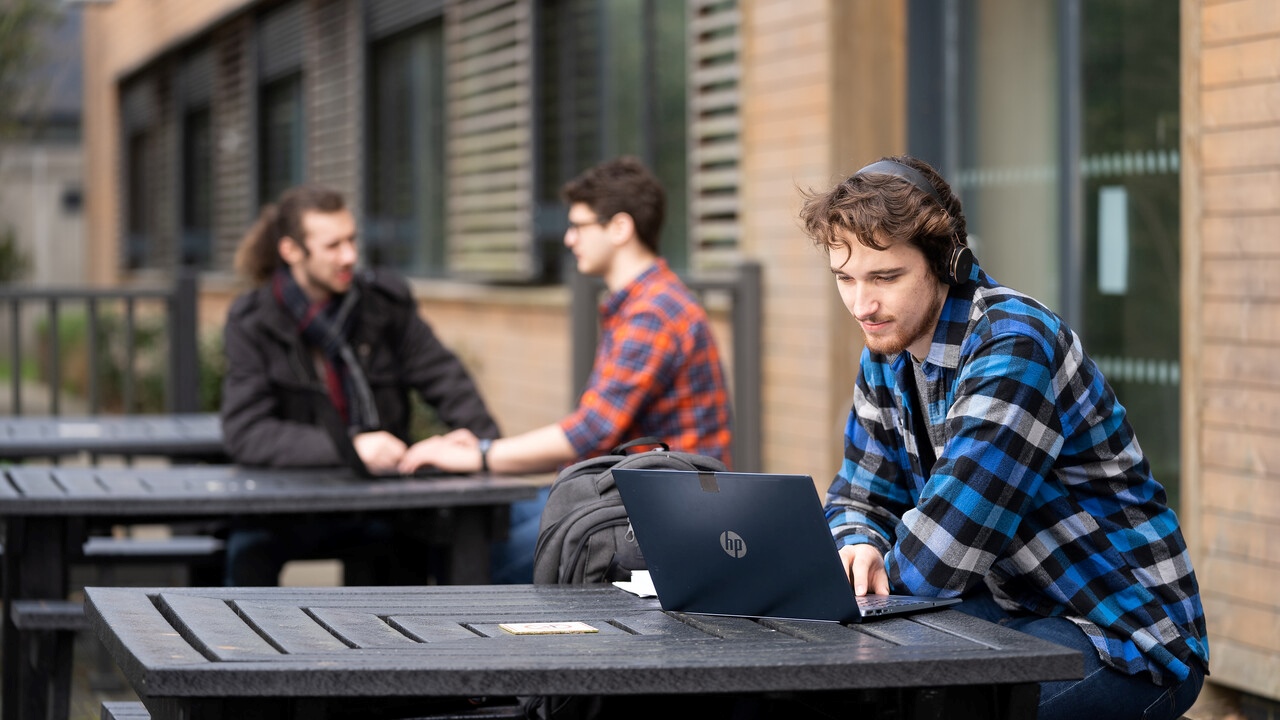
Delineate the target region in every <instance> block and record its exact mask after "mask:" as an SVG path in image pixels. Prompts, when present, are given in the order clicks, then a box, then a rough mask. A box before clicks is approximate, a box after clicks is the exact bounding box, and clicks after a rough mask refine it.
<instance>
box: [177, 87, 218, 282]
mask: <svg viewBox="0 0 1280 720" xmlns="http://www.w3.org/2000/svg"><path fill="white" fill-rule="evenodd" d="M182 170H183V178H182V254H181V258H180V261H181V264H182V265H187V266H194V267H201V268H207V267H209V261H210V257H211V252H210V251H211V245H212V242H213V128H212V115H211V113H210V112H209V108H207V107H204V108H200V109H197V110H192V111H190V112H188V113H187V114H186V117H185V118H183V121H182Z"/></svg>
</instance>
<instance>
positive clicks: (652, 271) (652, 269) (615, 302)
mask: <svg viewBox="0 0 1280 720" xmlns="http://www.w3.org/2000/svg"><path fill="white" fill-rule="evenodd" d="M666 272H667V261H666V260H664V259H663V258H657V259H655V260H654V262H653V264H652V265H650V266H649V267H647V268H645V269H644V272H642V273H640V274H639V275H637V276H636V277H635V279H634V280H632V281H631V282H629V283H627V285H626V287H624V288H622V289H621V290H619V291H618V292H616V293H614V294H612V295H610V296H609V297H607V298H605V300H604V302H602V303H601V304H600V315H601V316H603V317H608V316H610V315H613V314H614V313H616V312H618V310H619V309H620V308H621V307H622V306H623V304H625V303H626V302H627V300H628V299H629V298H631V297H632V296H634V295H636V294H638V293H639V288H641V287H643V286H644V285H645V284H646V283H648V282H649V281H650V280H651V279H652V278H653V277H654V276H655V275H657V274H658V273H663V274H665V273H666Z"/></svg>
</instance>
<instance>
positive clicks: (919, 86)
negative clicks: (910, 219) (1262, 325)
mask: <svg viewBox="0 0 1280 720" xmlns="http://www.w3.org/2000/svg"><path fill="white" fill-rule="evenodd" d="M908 7H909V42H910V49H909V57H910V66H909V75H908V77H909V84H910V87H909V88H908V97H909V98H910V100H909V102H910V106H909V113H908V115H909V123H910V124H909V129H908V143H909V147H910V151H911V152H912V153H913V154H916V155H918V156H920V157H923V158H925V159H927V160H929V161H930V162H932V163H934V164H936V165H937V166H938V167H939V168H940V169H941V170H942V172H943V174H944V175H945V176H946V177H947V178H948V179H950V181H951V182H952V184H953V186H954V188H955V190H956V191H957V193H958V194H959V195H960V198H961V200H962V201H963V203H964V206H965V213H966V216H967V219H968V224H969V230H970V235H971V243H972V245H973V248H974V251H975V253H976V255H977V256H978V259H979V262H980V263H981V264H982V266H983V268H984V269H985V270H987V272H988V273H989V274H990V275H992V276H993V277H994V278H996V279H997V280H998V281H999V282H1001V283H1003V284H1005V285H1008V286H1010V287H1013V288H1016V289H1018V290H1021V291H1023V292H1026V293H1028V294H1029V295H1032V296H1033V297H1036V298H1037V299H1039V300H1041V301H1042V302H1044V303H1046V304H1047V305H1049V306H1050V307H1051V308H1053V309H1054V310H1055V311H1056V312H1058V314H1060V315H1062V316H1063V317H1064V318H1065V319H1066V320H1067V322H1068V323H1069V324H1070V325H1071V326H1072V327H1073V328H1074V329H1075V330H1076V331H1077V332H1078V333H1079V334H1080V335H1081V337H1082V339H1083V341H1084V344H1085V348H1086V350H1087V351H1088V352H1089V353H1090V355H1092V356H1093V357H1094V359H1095V360H1097V361H1098V363H1099V365H1100V366H1101V368H1102V370H1103V372H1104V374H1105V375H1106V376H1107V379H1108V381H1109V382H1110V383H1111V385H1112V387H1113V388H1114V389H1115V391H1116V394H1117V396H1118V397H1119V398H1120V402H1121V403H1122V404H1123V405H1124V406H1125V407H1126V408H1127V409H1128V411H1129V414H1130V420H1131V422H1132V424H1133V426H1134V428H1135V430H1136V432H1137V435H1138V439H1139V442H1140V443H1141V444H1142V447H1143V449H1144V450H1145V451H1146V453H1147V455H1148V457H1149V458H1150V460H1151V463H1152V467H1153V470H1154V472H1155V476H1156V479H1157V480H1159V481H1160V482H1161V483H1163V484H1164V485H1165V487H1166V488H1167V489H1168V491H1169V494H1170V501H1171V503H1173V504H1174V505H1175V506H1176V503H1177V491H1178V485H1179V474H1180V467H1179V413H1180V408H1179V405H1178V401H1179V391H1178V383H1179V380H1180V370H1179V367H1178V358H1179V321H1180V313H1179V179H1178V172H1179V158H1178V147H1179V144H1178V143H1179V132H1178V119H1179V106H1178V102H1179V100H1178V93H1179V47H1178V41H1179V27H1178V24H1179V16H1178V4H1177V3H1169V2H1164V1H1163V0H911V2H910V3H909V6H908Z"/></svg>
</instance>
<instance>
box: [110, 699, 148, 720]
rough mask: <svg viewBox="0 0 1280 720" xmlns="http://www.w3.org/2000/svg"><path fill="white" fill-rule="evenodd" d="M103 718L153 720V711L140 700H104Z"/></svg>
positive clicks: (111, 719) (112, 719)
mask: <svg viewBox="0 0 1280 720" xmlns="http://www.w3.org/2000/svg"><path fill="white" fill-rule="evenodd" d="M100 718H101V720H151V713H149V712H147V708H146V706H144V705H143V704H142V703H140V702H104V703H102V715H101V716H100Z"/></svg>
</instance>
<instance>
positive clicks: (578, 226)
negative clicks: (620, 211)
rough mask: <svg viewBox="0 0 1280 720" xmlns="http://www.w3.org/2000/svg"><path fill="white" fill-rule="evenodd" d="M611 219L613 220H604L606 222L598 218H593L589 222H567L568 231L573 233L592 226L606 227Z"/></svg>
mask: <svg viewBox="0 0 1280 720" xmlns="http://www.w3.org/2000/svg"><path fill="white" fill-rule="evenodd" d="M612 219H613V218H608V219H606V220H601V219H600V217H599V216H597V217H595V218H592V219H591V220H587V221H586V222H574V221H572V220H570V221H569V230H572V231H574V232H582V229H583V228H588V227H591V226H592V225H608V224H609V220H612Z"/></svg>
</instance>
